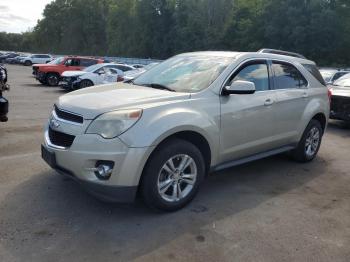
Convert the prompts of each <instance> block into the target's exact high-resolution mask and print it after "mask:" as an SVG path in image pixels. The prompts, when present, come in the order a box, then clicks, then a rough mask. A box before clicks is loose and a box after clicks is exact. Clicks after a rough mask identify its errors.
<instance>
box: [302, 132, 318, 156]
mask: <svg viewBox="0 0 350 262" xmlns="http://www.w3.org/2000/svg"><path fill="white" fill-rule="evenodd" d="M320 138H321V136H320V130H319V129H318V128H317V127H313V128H311V130H310V131H309V133H308V135H307V137H306V140H305V153H306V155H307V156H308V157H313V156H314V155H315V154H316V152H317V149H318V146H319V144H320Z"/></svg>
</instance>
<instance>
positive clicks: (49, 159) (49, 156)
mask: <svg viewBox="0 0 350 262" xmlns="http://www.w3.org/2000/svg"><path fill="white" fill-rule="evenodd" d="M41 157H42V159H44V161H45V162H46V163H47V164H48V165H49V166H50V167H52V168H55V167H56V156H55V153H53V152H50V151H49V150H47V149H46V147H44V146H43V145H41Z"/></svg>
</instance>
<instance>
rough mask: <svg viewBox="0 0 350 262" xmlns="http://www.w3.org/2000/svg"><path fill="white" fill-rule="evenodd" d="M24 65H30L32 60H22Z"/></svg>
mask: <svg viewBox="0 0 350 262" xmlns="http://www.w3.org/2000/svg"><path fill="white" fill-rule="evenodd" d="M24 65H25V66H30V65H32V62H31V61H29V60H27V61H25V62H24Z"/></svg>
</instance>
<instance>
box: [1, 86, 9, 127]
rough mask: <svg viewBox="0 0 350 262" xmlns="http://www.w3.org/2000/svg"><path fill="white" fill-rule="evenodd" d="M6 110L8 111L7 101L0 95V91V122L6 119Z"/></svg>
mask: <svg viewBox="0 0 350 262" xmlns="http://www.w3.org/2000/svg"><path fill="white" fill-rule="evenodd" d="M8 111H9V102H8V100H7V99H6V98H5V97H3V96H2V95H1V91H0V122H6V121H7V113H8Z"/></svg>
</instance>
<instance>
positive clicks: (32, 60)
mask: <svg viewBox="0 0 350 262" xmlns="http://www.w3.org/2000/svg"><path fill="white" fill-rule="evenodd" d="M52 60H53V57H52V56H51V55H47V54H36V55H30V56H26V57H23V58H22V59H21V60H20V63H21V64H24V65H25V66H30V65H33V64H46V63H48V62H50V61H52Z"/></svg>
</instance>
